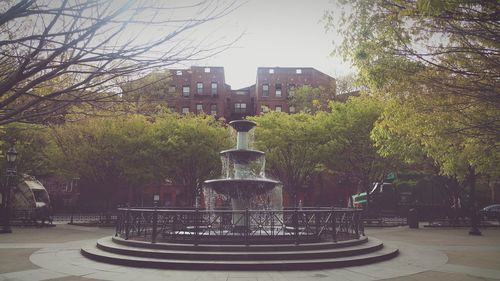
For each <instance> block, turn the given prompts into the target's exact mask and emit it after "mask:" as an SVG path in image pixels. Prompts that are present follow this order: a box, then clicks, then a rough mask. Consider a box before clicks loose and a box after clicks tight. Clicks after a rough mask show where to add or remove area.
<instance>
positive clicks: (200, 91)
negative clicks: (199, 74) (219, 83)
mask: <svg viewBox="0 0 500 281" xmlns="http://www.w3.org/2000/svg"><path fill="white" fill-rule="evenodd" d="M196 93H197V94H198V95H203V83H202V82H197V83H196Z"/></svg>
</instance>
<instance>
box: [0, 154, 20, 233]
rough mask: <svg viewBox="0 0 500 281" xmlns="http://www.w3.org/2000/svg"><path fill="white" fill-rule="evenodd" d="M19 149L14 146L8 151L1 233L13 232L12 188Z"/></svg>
mask: <svg viewBox="0 0 500 281" xmlns="http://www.w3.org/2000/svg"><path fill="white" fill-rule="evenodd" d="M16 158H17V151H16V149H15V148H14V147H11V148H9V150H8V151H7V171H6V175H5V185H4V187H3V190H2V209H3V212H2V213H3V227H2V230H0V233H12V229H11V228H10V190H11V185H12V184H13V183H14V178H15V176H16V167H15V166H14V163H15V162H16Z"/></svg>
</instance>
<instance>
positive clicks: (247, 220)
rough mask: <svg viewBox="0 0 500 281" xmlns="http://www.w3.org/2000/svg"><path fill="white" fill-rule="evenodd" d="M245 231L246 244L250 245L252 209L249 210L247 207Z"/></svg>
mask: <svg viewBox="0 0 500 281" xmlns="http://www.w3.org/2000/svg"><path fill="white" fill-rule="evenodd" d="M243 231H244V237H245V241H246V244H247V245H248V244H249V240H250V237H249V236H250V233H249V232H250V211H248V208H246V209H245V229H243Z"/></svg>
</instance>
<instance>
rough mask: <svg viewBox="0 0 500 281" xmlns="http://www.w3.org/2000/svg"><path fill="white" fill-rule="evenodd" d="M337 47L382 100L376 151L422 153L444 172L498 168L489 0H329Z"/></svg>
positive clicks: (498, 56)
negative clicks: (334, 1)
mask: <svg viewBox="0 0 500 281" xmlns="http://www.w3.org/2000/svg"><path fill="white" fill-rule="evenodd" d="M339 2H340V3H341V4H342V5H343V6H342V7H343V13H342V15H341V16H340V18H341V20H340V23H339V24H338V25H335V24H334V22H335V21H334V19H335V17H336V16H337V13H336V12H331V13H329V14H327V20H329V21H328V23H327V25H328V26H329V27H335V28H337V29H338V30H339V31H340V32H341V34H342V35H343V36H344V40H343V41H342V42H341V44H340V45H338V46H337V51H339V52H340V53H341V54H343V55H344V57H345V58H347V59H350V60H351V61H352V62H353V63H354V65H355V66H356V67H358V69H359V70H360V78H361V80H362V82H363V84H365V85H368V86H369V88H370V91H371V92H372V93H373V94H375V95H379V96H381V97H383V98H384V99H385V102H386V103H387V107H386V110H385V112H384V113H383V116H382V119H381V120H380V121H379V122H378V123H377V128H376V130H375V131H374V134H373V137H374V139H375V140H376V141H377V144H378V146H379V147H380V151H381V153H382V154H383V155H390V154H394V153H402V154H404V155H403V157H404V158H405V157H406V158H407V160H408V159H410V158H412V157H414V156H416V155H419V154H420V155H421V154H423V155H426V156H428V157H430V158H431V159H433V161H434V162H435V163H436V164H437V165H438V166H439V167H440V169H441V172H442V173H444V174H447V175H452V176H456V177H458V178H462V179H464V178H465V177H466V176H467V174H469V171H470V169H469V168H471V167H472V168H473V169H474V170H476V171H477V172H480V173H484V174H490V175H491V174H498V159H499V158H498V155H499V152H498V150H499V144H500V139H499V136H500V119H499V116H500V104H499V101H500V96H499V95H500V87H499V80H498V77H499V74H500V73H499V70H500V67H499V66H500V65H499V62H500V48H499V47H500V42H499V40H498V38H499V35H500V33H499V30H500V26H499V22H498V9H499V4H498V1H428V0H416V1H367V0H356V1H339Z"/></svg>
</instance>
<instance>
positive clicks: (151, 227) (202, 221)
mask: <svg viewBox="0 0 500 281" xmlns="http://www.w3.org/2000/svg"><path fill="white" fill-rule="evenodd" d="M118 211H119V212H118V213H119V215H118V219H117V225H116V236H119V237H121V238H123V239H127V240H129V239H130V240H140V241H149V242H152V243H156V242H163V241H165V242H175V241H181V242H182V241H186V242H187V241H189V242H194V243H198V242H209V241H217V242H228V243H230V242H239V243H251V242H252V241H260V242H266V241H271V242H273V241H274V242H279V241H281V242H295V243H303V242H308V241H343V240H350V239H359V237H360V236H362V235H364V229H363V223H362V218H361V213H362V212H361V210H357V209H347V208H320V209H286V210H215V211H208V210H199V209H157V208H120V209H118Z"/></svg>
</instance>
